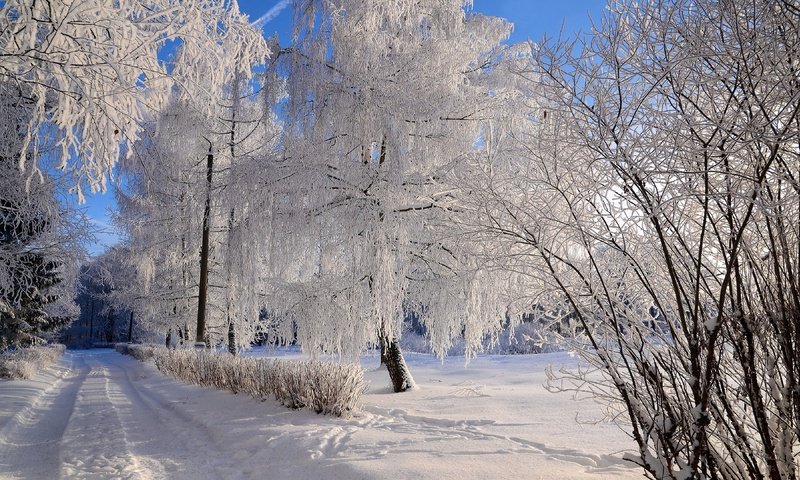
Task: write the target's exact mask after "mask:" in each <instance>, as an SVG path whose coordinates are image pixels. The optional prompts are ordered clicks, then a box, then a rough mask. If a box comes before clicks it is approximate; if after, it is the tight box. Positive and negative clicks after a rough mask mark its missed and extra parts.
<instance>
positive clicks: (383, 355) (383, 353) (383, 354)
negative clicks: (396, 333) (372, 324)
mask: <svg viewBox="0 0 800 480" xmlns="http://www.w3.org/2000/svg"><path fill="white" fill-rule="evenodd" d="M380 347H381V366H384V365H386V364H387V363H386V340H384V339H383V335H382V334H381V341H380Z"/></svg>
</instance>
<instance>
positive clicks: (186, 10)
mask: <svg viewBox="0 0 800 480" xmlns="http://www.w3.org/2000/svg"><path fill="white" fill-rule="evenodd" d="M226 40H227V41H226ZM175 44H177V45H180V47H181V48H180V51H181V55H178V56H175V57H173V59H172V61H169V62H162V61H160V58H162V57H163V56H164V55H166V54H167V53H169V52H168V51H167V50H168V47H167V45H175ZM170 48H171V47H170ZM231 49H234V50H235V51H234V52H230V50H231ZM236 52H241V53H242V54H241V55H237V54H236ZM245 52H247V53H245ZM232 53H233V55H234V57H235V58H236V61H237V62H239V63H240V68H241V69H242V71H249V68H248V67H249V66H251V65H253V64H254V63H259V61H261V60H263V56H264V54H265V50H264V41H263V38H262V37H261V35H260V33H259V32H257V31H255V30H254V29H252V28H251V27H250V26H249V24H248V22H247V17H246V16H245V15H243V14H242V13H240V12H239V10H238V6H237V4H236V2H235V1H230V0H212V1H188V2H186V1H183V0H180V1H178V0H156V1H139V0H123V1H116V0H113V1H112V0H91V1H80V2H78V1H72V0H45V1H36V2H28V1H16V0H11V1H6V2H3V5H2V8H0V56H1V58H2V63H0V65H1V66H0V82H3V83H4V84H5V85H7V86H8V88H9V89H12V90H13V91H14V92H13V95H15V96H16V97H18V98H22V99H25V101H26V102H27V103H28V104H29V105H30V107H31V108H29V109H26V110H25V112H24V113H25V116H24V117H19V118H17V119H16V121H17V122H18V124H19V126H20V131H21V133H22V138H23V142H22V146H21V148H20V151H19V152H17V155H16V161H17V164H18V168H19V170H20V171H21V172H26V171H27V172H28V175H29V176H31V175H33V176H38V177H42V175H43V174H42V172H41V170H40V168H39V166H38V165H37V164H36V162H35V161H32V160H33V159H36V158H38V152H39V151H40V149H41V147H42V146H43V145H48V146H49V144H50V143H53V144H55V145H56V147H57V150H58V151H57V152H56V153H55V155H57V156H58V158H59V159H60V165H59V167H60V168H61V169H62V170H64V171H66V172H68V173H69V174H70V175H71V176H72V182H71V183H72V184H73V189H74V190H75V191H76V192H77V194H78V197H79V198H80V199H82V198H83V197H82V191H83V188H85V187H86V186H88V187H89V188H90V189H91V191H93V192H94V191H104V190H105V187H106V182H107V180H108V176H109V175H110V174H111V173H112V171H113V166H114V164H115V163H116V161H117V159H118V157H119V155H120V153H122V152H125V153H130V152H131V148H130V147H131V146H132V143H133V142H135V141H136V140H137V139H138V138H139V135H140V133H141V131H142V130H141V129H142V126H143V122H144V121H145V120H146V119H147V117H148V115H151V114H152V113H153V112H157V111H160V110H161V109H162V108H163V107H164V106H165V105H166V103H167V101H168V99H169V96H170V95H171V92H172V91H173V89H174V88H176V87H177V88H179V89H181V90H182V91H185V92H190V93H191V95H193V96H195V97H203V96H204V95H203V94H204V92H207V91H212V92H213V91H214V89H213V88H211V89H210V90H209V88H208V87H209V86H213V85H219V84H221V83H224V82H225V81H226V79H225V75H227V74H228V72H227V71H226V69H225V68H224V65H225V59H226V58H230V55H231V54H232ZM218 67H221V68H218ZM197 72H203V75H204V77H203V78H198V77H197ZM198 100H200V99H199V98H198ZM202 101H205V99H203V100H202ZM18 113H22V112H18Z"/></svg>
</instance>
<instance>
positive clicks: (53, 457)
mask: <svg viewBox="0 0 800 480" xmlns="http://www.w3.org/2000/svg"><path fill="white" fill-rule="evenodd" d="M255 354H260V355H271V354H274V352H273V353H271V352H263V351H262V352H255ZM291 354H293V353H291V352H290V355H291ZM282 355H285V353H282ZM407 360H408V363H409V365H410V367H411V369H412V373H413V374H414V376H415V379H416V381H417V383H418V384H419V385H420V388H419V389H418V390H416V391H413V392H408V393H403V394H397V395H396V394H391V393H389V389H388V375H387V374H386V372H385V371H380V370H377V364H378V360H377V357H375V356H367V357H365V358H364V360H363V363H364V366H365V368H367V369H368V374H367V376H368V379H369V380H370V382H371V387H370V390H369V391H368V393H367V394H366V395H365V397H364V412H363V413H361V414H359V415H357V416H355V417H353V418H350V419H340V418H331V417H326V416H320V415H316V414H314V413H311V412H307V411H291V410H287V409H286V408H284V407H281V406H280V405H278V404H276V403H274V402H271V401H267V402H259V401H256V400H253V399H251V398H249V397H246V396H242V395H233V394H230V393H226V392H219V391H213V390H209V389H203V388H199V387H194V386H188V385H183V384H180V383H178V382H176V381H174V380H171V379H168V378H166V377H164V376H162V375H161V374H159V373H158V372H157V371H156V370H155V368H154V367H153V366H152V365H147V364H142V363H139V362H137V361H136V360H133V359H132V358H130V357H125V356H123V355H120V354H118V353H116V352H114V351H112V350H93V351H78V352H67V353H66V354H65V355H64V357H63V358H62V360H61V361H60V363H59V364H58V365H57V366H55V367H53V368H51V369H49V370H48V371H46V372H44V373H41V374H39V375H37V376H35V377H34V378H33V379H31V380H20V381H4V382H2V383H0V478H4V479H5V478H34V479H38V478H41V479H51V478H70V479H71V478H142V479H150V478H152V479H161V478H186V479H197V478H220V479H222V478H225V479H228V478H259V479H262V478H269V479H292V480H298V479H331V480H333V479H346V480H353V479H383V478H386V479H398V480H400V479H426V478H429V479H442V480H446V479H458V480H465V479H485V478H491V479H504V478H507V479H539V478H542V479H550V478H552V479H570V478H575V479H577V478H586V479H602V478H641V474H640V473H639V471H638V470H637V469H635V468H632V467H631V466H630V464H628V463H627V462H623V461H622V460H621V459H620V455H621V452H623V451H627V450H630V449H632V448H633V442H632V441H631V440H630V439H628V438H627V437H626V436H625V434H624V433H623V432H621V431H620V430H619V429H618V428H617V427H616V426H614V425H611V424H608V423H603V422H601V423H587V421H590V420H593V419H595V418H598V417H599V416H600V408H599V407H598V406H596V405H595V404H593V403H591V402H586V401H584V402H576V401H573V400H572V399H571V396H570V395H568V394H551V393H548V392H546V391H545V389H544V388H543V387H542V384H543V383H544V380H545V374H544V368H545V366H546V365H547V364H549V363H552V364H554V365H555V366H558V365H561V364H567V365H570V364H575V362H576V360H575V359H573V358H571V357H569V356H568V355H566V354H546V355H530V356H528V355H525V356H522V355H521V356H487V357H480V358H478V359H476V360H473V362H472V363H471V364H470V365H469V366H468V367H466V368H465V367H464V359H463V357H462V358H458V357H455V358H448V359H447V360H446V361H445V362H444V364H442V363H441V362H439V361H438V360H436V359H435V358H433V357H431V356H429V355H417V354H409V355H408V356H407ZM576 417H577V419H579V420H582V421H581V422H578V421H576Z"/></svg>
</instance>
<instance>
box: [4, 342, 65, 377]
mask: <svg viewBox="0 0 800 480" xmlns="http://www.w3.org/2000/svg"><path fill="white" fill-rule="evenodd" d="M64 349H65V347H64V345H61V344H52V345H36V346H33V347H26V348H18V349H16V350H8V351H6V352H3V353H2V354H0V378H10V379H20V378H31V377H32V376H34V375H35V374H36V372H37V371H39V370H41V369H43V368H47V367H49V366H50V365H52V364H54V363H55V362H56V361H58V359H59V358H60V357H61V355H62V354H63V353H64Z"/></svg>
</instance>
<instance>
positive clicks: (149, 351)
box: [114, 343, 158, 362]
mask: <svg viewBox="0 0 800 480" xmlns="http://www.w3.org/2000/svg"><path fill="white" fill-rule="evenodd" d="M157 348H158V347H156V346H155V345H141V344H133V343H117V344H116V345H114V349H115V350H116V351H117V352H119V353H122V354H123V355H130V356H131V357H133V358H135V359H136V360H139V361H142V362H144V361H146V360H149V359H151V358H153V355H155V350H156V349H157Z"/></svg>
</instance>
